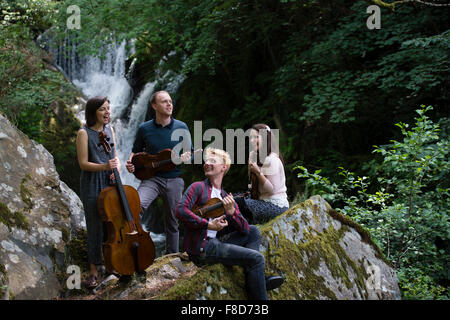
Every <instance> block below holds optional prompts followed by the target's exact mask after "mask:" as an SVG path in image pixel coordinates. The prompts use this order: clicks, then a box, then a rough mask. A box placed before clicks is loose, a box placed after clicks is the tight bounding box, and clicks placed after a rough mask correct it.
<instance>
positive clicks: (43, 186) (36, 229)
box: [0, 114, 86, 299]
mask: <svg viewBox="0 0 450 320" xmlns="http://www.w3.org/2000/svg"><path fill="white" fill-rule="evenodd" d="M85 227H86V225H85V221H84V214H83V207H82V203H81V201H80V199H79V198H78V196H77V195H76V194H75V193H74V192H73V191H72V190H71V189H70V188H68V187H67V185H66V184H65V183H64V182H62V181H61V180H60V179H59V176H58V173H57V172H56V170H55V166H54V163H53V157H52V155H51V154H50V153H49V152H48V151H47V150H46V149H45V148H44V147H43V146H42V145H41V144H38V143H36V142H35V141H33V140H30V139H29V138H28V137H27V136H26V135H25V134H23V133H22V132H20V131H19V130H18V129H17V128H15V127H14V126H13V125H12V124H11V123H10V122H9V121H8V120H7V119H6V118H5V117H4V116H3V115H1V114H0V287H3V288H4V291H5V295H6V298H8V296H9V297H10V298H15V299H51V298H54V297H56V296H57V295H58V294H59V292H60V290H61V284H60V281H58V275H59V276H61V275H63V274H64V273H65V271H66V270H65V266H66V265H67V263H68V257H67V255H66V251H65V250H66V243H67V242H68V241H69V240H70V238H71V230H76V229H80V228H81V229H83V228H85ZM61 282H63V281H61ZM5 287H6V288H5Z"/></svg>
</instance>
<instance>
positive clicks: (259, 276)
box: [176, 148, 283, 300]
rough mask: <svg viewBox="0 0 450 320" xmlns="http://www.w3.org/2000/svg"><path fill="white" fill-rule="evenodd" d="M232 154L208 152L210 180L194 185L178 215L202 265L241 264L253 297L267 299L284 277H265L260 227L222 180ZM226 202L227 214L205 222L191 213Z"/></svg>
mask: <svg viewBox="0 0 450 320" xmlns="http://www.w3.org/2000/svg"><path fill="white" fill-rule="evenodd" d="M230 165H231V159H230V155H229V154H228V153H227V152H225V151H223V150H220V149H211V148H209V149H206V150H205V164H204V165H203V170H204V172H205V176H206V179H205V180H204V181H197V182H194V183H193V184H191V185H190V186H189V187H188V188H187V190H186V192H185V193H184V195H183V197H182V199H181V201H180V202H179V203H178V205H177V208H176V216H177V217H178V219H179V220H181V221H182V222H183V223H184V224H185V226H186V232H185V237H184V250H185V251H186V252H187V253H188V254H189V257H190V259H191V260H192V261H193V262H194V263H196V264H198V265H204V264H215V263H222V264H224V265H240V266H243V267H244V269H245V274H246V285H247V289H248V294H249V298H251V299H255V300H267V290H271V289H275V288H277V287H279V286H280V285H281V284H282V283H283V278H282V277H280V276H271V277H266V276H265V275H264V268H265V261H264V256H263V255H262V254H261V253H260V252H259V245H260V244H261V235H260V233H259V229H258V228H257V227H256V226H253V225H249V224H248V222H247V220H245V218H244V217H243V216H242V214H241V213H240V211H239V207H238V206H237V204H236V202H235V201H234V199H233V196H232V195H231V193H230V194H227V193H226V192H225V191H224V190H223V189H222V180H223V177H224V176H225V174H226V173H227V172H228V170H229V169H230ZM211 198H219V199H221V200H222V203H223V206H224V210H225V214H224V215H222V216H220V217H217V218H215V219H204V218H201V217H199V216H197V215H196V214H195V213H193V212H192V211H191V208H192V207H193V206H194V205H200V206H202V205H204V204H205V203H206V201H207V200H208V199H211Z"/></svg>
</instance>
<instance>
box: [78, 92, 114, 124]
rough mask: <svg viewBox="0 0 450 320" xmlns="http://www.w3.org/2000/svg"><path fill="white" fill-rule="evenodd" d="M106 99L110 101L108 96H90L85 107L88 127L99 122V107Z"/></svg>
mask: <svg viewBox="0 0 450 320" xmlns="http://www.w3.org/2000/svg"><path fill="white" fill-rule="evenodd" d="M105 101H108V102H109V100H108V97H105V96H96V97H93V98H90V99H89V100H88V101H87V102H86V109H85V115H84V116H85V118H86V125H87V126H88V127H92V126H93V125H94V124H95V123H96V122H97V115H96V112H97V109H98V108H100V107H101V106H102V105H103V104H104V103H105Z"/></svg>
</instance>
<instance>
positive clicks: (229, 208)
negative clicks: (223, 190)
mask: <svg viewBox="0 0 450 320" xmlns="http://www.w3.org/2000/svg"><path fill="white" fill-rule="evenodd" d="M222 203H223V208H224V209H225V213H226V214H227V215H230V216H232V215H233V214H234V212H235V211H236V208H235V206H234V204H235V202H234V198H233V195H232V194H231V193H229V194H228V195H227V196H226V197H225V198H223V199H222Z"/></svg>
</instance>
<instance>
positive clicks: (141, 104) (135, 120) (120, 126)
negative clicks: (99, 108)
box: [113, 82, 155, 188]
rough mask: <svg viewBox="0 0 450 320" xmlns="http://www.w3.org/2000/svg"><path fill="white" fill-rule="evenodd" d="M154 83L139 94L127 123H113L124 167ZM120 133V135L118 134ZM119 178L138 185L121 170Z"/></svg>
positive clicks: (119, 121) (136, 185)
mask: <svg viewBox="0 0 450 320" xmlns="http://www.w3.org/2000/svg"><path fill="white" fill-rule="evenodd" d="M154 87H155V82H151V83H147V84H146V85H145V87H144V89H143V90H142V91H141V93H140V94H139V96H138V98H137V99H136V102H135V103H134V104H133V106H132V107H131V112H130V118H129V120H128V122H125V121H123V120H122V119H117V120H115V121H114V123H113V127H114V131H115V132H116V135H117V137H116V143H117V149H118V156H119V159H120V161H121V163H122V165H123V166H124V165H125V163H126V160H127V159H128V157H129V156H130V153H131V149H132V147H133V142H134V139H135V137H136V132H137V130H138V127H139V125H140V124H141V123H142V122H144V120H145V114H146V112H147V108H148V102H149V100H150V96H151V94H152V93H153V90H154ZM119 133H120V134H119ZM120 177H121V179H122V182H123V183H124V184H127V185H130V186H133V187H135V188H137V187H138V185H139V180H138V179H136V177H135V176H134V175H133V174H131V173H129V172H128V171H127V170H122V172H121V173H120Z"/></svg>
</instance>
